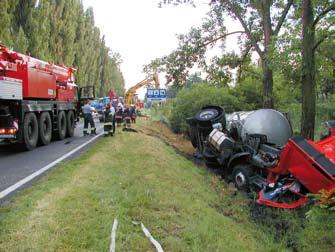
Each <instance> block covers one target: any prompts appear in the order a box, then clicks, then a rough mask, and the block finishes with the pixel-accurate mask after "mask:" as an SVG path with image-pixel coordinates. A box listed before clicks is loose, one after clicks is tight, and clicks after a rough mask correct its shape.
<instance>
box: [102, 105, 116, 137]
mask: <svg viewBox="0 0 335 252" xmlns="http://www.w3.org/2000/svg"><path fill="white" fill-rule="evenodd" d="M114 114H115V109H114V107H113V106H112V107H111V106H110V105H109V104H107V106H106V110H105V112H104V118H105V120H104V136H108V135H110V136H113V135H114V133H115V119H114Z"/></svg>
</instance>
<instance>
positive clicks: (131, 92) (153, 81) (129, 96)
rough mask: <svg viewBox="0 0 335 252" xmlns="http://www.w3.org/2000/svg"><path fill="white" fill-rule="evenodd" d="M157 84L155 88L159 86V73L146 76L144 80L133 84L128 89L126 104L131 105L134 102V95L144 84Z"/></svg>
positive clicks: (125, 98) (125, 96) (125, 97)
mask: <svg viewBox="0 0 335 252" xmlns="http://www.w3.org/2000/svg"><path fill="white" fill-rule="evenodd" d="M153 84H154V86H155V88H159V79H158V75H157V73H155V74H153V75H152V76H150V77H148V78H145V79H144V80H142V81H140V82H139V83H137V84H136V85H134V86H132V87H131V88H129V89H128V91H127V92H126V93H125V95H124V101H125V105H127V106H129V105H131V104H134V103H135V102H134V100H133V99H134V95H135V93H136V91H137V90H138V89H139V88H141V87H144V86H153Z"/></svg>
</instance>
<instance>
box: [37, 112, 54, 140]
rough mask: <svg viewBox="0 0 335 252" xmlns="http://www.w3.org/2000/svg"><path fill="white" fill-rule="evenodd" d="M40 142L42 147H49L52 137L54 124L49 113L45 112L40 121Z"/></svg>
mask: <svg viewBox="0 0 335 252" xmlns="http://www.w3.org/2000/svg"><path fill="white" fill-rule="evenodd" d="M38 126H39V127H38V128H39V141H40V144H41V145H47V144H49V143H50V141H51V137H52V123H51V117H50V114H49V113H48V112H43V113H42V114H41V116H40V119H39V121H38Z"/></svg>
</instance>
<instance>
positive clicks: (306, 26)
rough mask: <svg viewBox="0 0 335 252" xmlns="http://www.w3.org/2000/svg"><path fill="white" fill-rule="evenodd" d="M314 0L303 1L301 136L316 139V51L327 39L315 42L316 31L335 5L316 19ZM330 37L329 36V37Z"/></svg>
mask: <svg viewBox="0 0 335 252" xmlns="http://www.w3.org/2000/svg"><path fill="white" fill-rule="evenodd" d="M314 8H315V6H314V5H313V1H312V0H303V1H302V17H301V19H302V77H301V86H302V89H301V91H302V114H301V134H302V135H303V136H304V137H306V138H310V139H314V128H315V110H316V83H315V50H316V49H317V48H318V46H319V45H320V44H321V43H322V42H323V41H324V39H325V37H322V38H320V39H319V40H318V41H315V29H316V26H317V25H318V23H319V22H320V21H321V20H322V18H324V17H325V16H326V15H327V14H328V13H329V12H331V11H334V10H335V4H334V3H333V4H331V5H329V6H328V7H324V8H323V9H322V11H320V12H319V14H318V15H317V17H316V18H314ZM327 36H328V35H327Z"/></svg>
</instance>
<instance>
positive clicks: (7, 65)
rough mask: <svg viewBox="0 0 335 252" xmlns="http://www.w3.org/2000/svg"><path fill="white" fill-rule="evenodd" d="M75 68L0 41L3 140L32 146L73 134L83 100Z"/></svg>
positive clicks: (0, 98) (1, 134)
mask: <svg viewBox="0 0 335 252" xmlns="http://www.w3.org/2000/svg"><path fill="white" fill-rule="evenodd" d="M74 71H75V69H74V68H71V67H66V66H63V65H56V64H53V63H48V62H45V61H42V60H38V59H36V58H33V57H30V56H27V55H24V54H21V53H17V52H13V51H11V50H9V49H8V48H6V47H5V46H3V45H0V139H1V141H7V142H16V143H20V144H22V145H23V147H24V148H25V149H27V150H31V149H33V148H35V147H36V146H37V145H38V144H39V145H47V144H49V143H50V141H51V140H52V138H56V139H64V138H65V137H71V136H73V134H74V128H75V123H76V119H77V114H78V111H79V110H80V100H81V99H80V98H79V97H78V89H77V85H76V84H75V83H74V79H73V73H74ZM80 91H82V90H80ZM79 93H80V92H79ZM93 93H94V92H93ZM81 98H84V97H83V96H82V97H81ZM87 98H88V97H87Z"/></svg>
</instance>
